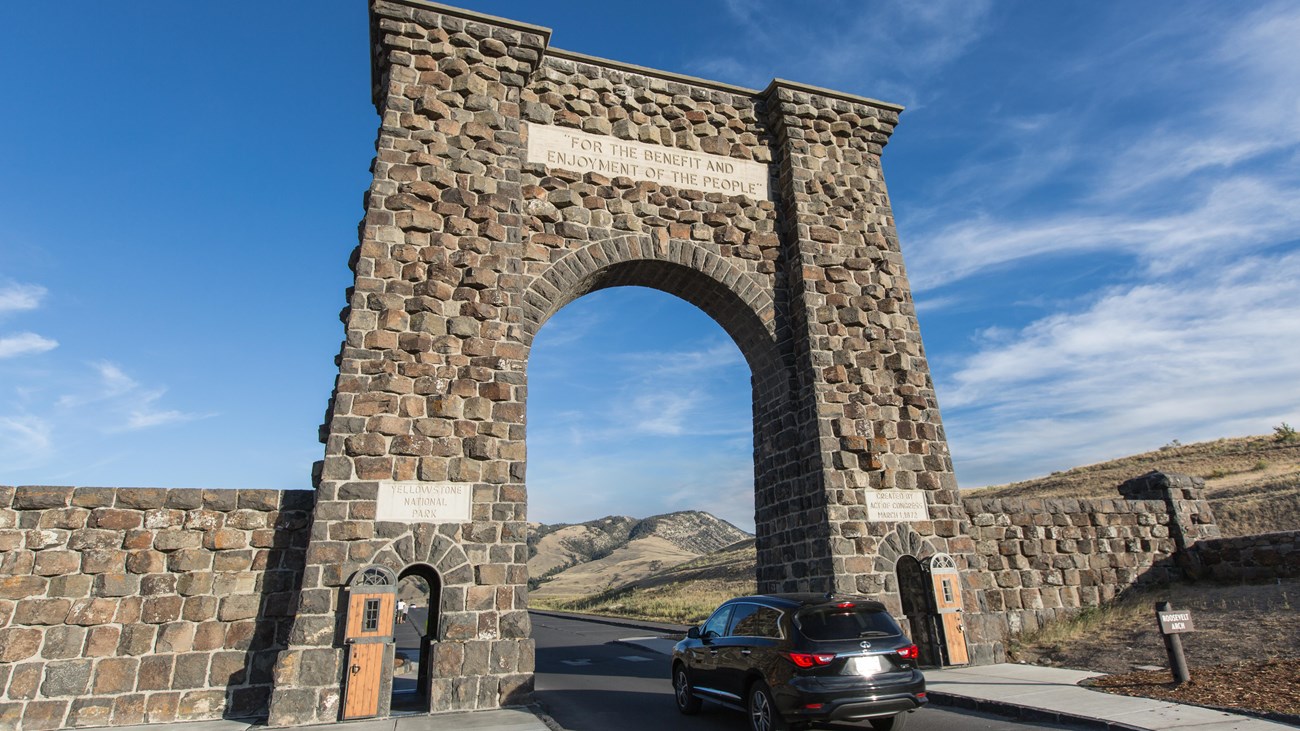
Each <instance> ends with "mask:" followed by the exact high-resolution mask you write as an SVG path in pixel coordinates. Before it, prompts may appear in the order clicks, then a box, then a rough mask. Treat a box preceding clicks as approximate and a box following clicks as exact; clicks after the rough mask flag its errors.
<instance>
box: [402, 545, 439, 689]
mask: <svg viewBox="0 0 1300 731" xmlns="http://www.w3.org/2000/svg"><path fill="white" fill-rule="evenodd" d="M441 598H442V580H441V578H439V576H438V572H437V571H435V570H434V569H433V568H432V567H430V566H427V565H425V564H412V565H410V566H407V567H406V568H405V569H403V570H402V572H401V573H400V574H399V575H398V579H397V623H396V626H395V628H394V632H393V635H394V639H395V642H396V645H397V649H396V652H395V653H394V660H393V683H392V694H393V696H392V711H393V712H394V713H428V712H429V710H430V708H429V705H430V704H429V701H430V684H431V680H432V677H433V645H434V643H435V642H437V641H438V618H439V603H440V601H441Z"/></svg>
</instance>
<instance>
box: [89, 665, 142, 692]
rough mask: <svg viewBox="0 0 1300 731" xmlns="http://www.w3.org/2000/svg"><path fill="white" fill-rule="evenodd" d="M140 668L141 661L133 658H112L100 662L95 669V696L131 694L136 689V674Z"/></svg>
mask: <svg viewBox="0 0 1300 731" xmlns="http://www.w3.org/2000/svg"><path fill="white" fill-rule="evenodd" d="M139 667H140V661H139V660H137V659H136V658H133V657H110V658H105V659H103V660H100V661H99V664H98V665H97V666H96V668H95V684H94V691H95V694H96V695H114V694H117V693H129V692H130V691H131V690H133V689H134V688H135V679H136V672H137V670H138V669H139Z"/></svg>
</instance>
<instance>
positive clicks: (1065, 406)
mask: <svg viewBox="0 0 1300 731" xmlns="http://www.w3.org/2000/svg"><path fill="white" fill-rule="evenodd" d="M1297 302H1300V253H1292V254H1288V255H1284V256H1279V257H1266V256H1259V257H1252V258H1249V259H1246V260H1243V261H1241V262H1239V263H1238V264H1236V265H1233V266H1231V267H1228V268H1226V269H1223V270H1216V269H1208V270H1205V271H1204V272H1202V274H1201V276H1199V277H1198V278H1195V279H1192V278H1186V277H1182V278H1178V279H1176V280H1170V281H1164V282H1152V283H1145V284H1140V285H1137V286H1131V287H1117V288H1113V289H1110V290H1108V291H1106V292H1104V293H1102V294H1101V295H1100V296H1099V297H1098V298H1097V300H1096V301H1095V302H1094V303H1092V304H1091V306H1089V307H1087V308H1085V309H1083V310H1081V311H1079V312H1073V313H1057V314H1053V315H1050V316H1048V317H1044V318H1042V319H1040V320H1038V321H1035V322H1033V323H1031V324H1030V325H1028V326H1026V327H1024V328H1020V329H1018V330H1013V331H1007V330H998V331H996V332H992V333H988V334H986V335H985V336H984V338H983V340H982V342H981V344H980V347H979V350H978V352H977V353H975V354H974V355H973V356H971V357H970V358H969V359H967V360H966V361H965V363H964V365H963V366H962V367H961V368H959V369H958V370H957V371H956V372H955V373H954V374H953V375H952V376H951V377H950V378H948V379H947V383H945V384H943V387H942V389H941V390H942V394H943V401H944V404H943V405H944V406H945V408H946V409H947V410H948V414H947V415H948V425H949V428H948V433H949V437H950V439H952V441H953V444H954V446H953V450H954V453H960V454H962V455H965V458H964V459H962V460H961V464H960V465H959V473H958V477H959V478H961V480H962V484H963V485H964V486H973V485H977V484H987V483H988V482H1001V481H1006V480H1008V479H1018V478H1023V477H1029V476H1032V475H1034V474H1042V473H1045V472H1048V471H1051V470H1055V469H1061V468H1063V467H1069V466H1073V465H1074V464H1083V463H1088V462H1092V461H1097V460H1099V459H1104V458H1109V457H1112V456H1116V455H1119V454H1126V453H1131V452H1136V451H1142V450H1145V449H1150V448H1154V447H1156V446H1159V445H1160V444H1163V443H1166V442H1168V441H1169V440H1170V439H1173V438H1179V439H1182V440H1184V441H1187V440H1189V439H1201V438H1213V437H1220V436H1227V435H1231V434H1233V433H1237V432H1236V431H1234V430H1245V431H1249V432H1255V433H1258V432H1261V431H1267V427H1268V426H1270V425H1271V424H1275V423H1277V422H1278V421H1281V420H1283V419H1287V418H1291V419H1294V418H1295V416H1294V415H1295V414H1296V413H1300V389H1297V388H1292V387H1290V386H1291V384H1296V383H1300V317H1297V316H1296V303H1297ZM1229 425H1232V426H1229ZM1028 445H1032V447H1031V446H1028Z"/></svg>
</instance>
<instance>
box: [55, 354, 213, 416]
mask: <svg viewBox="0 0 1300 731" xmlns="http://www.w3.org/2000/svg"><path fill="white" fill-rule="evenodd" d="M90 367H91V368H92V369H93V370H94V371H95V372H96V373H97V374H98V375H99V380H98V381H97V382H92V383H90V384H88V385H87V386H86V387H83V388H81V389H80V390H77V391H75V392H72V393H65V394H64V395H62V396H60V397H59V399H58V402H57V403H58V406H59V407H60V409H62V410H65V411H66V410H70V409H81V408H84V407H87V406H91V405H94V406H95V407H96V409H97V411H98V412H99V413H101V414H103V415H104V416H106V417H108V418H106V419H104V420H103V422H102V424H103V426H102V428H103V430H104V431H106V432H109V433H113V432H127V431H138V430H141V429H149V428H151V427H156V426H162V425H164V424H174V423H178V422H184V421H193V420H195V419H201V418H206V417H207V416H211V414H197V413H186V412H184V411H179V410H177V409H166V408H159V407H158V403H159V402H160V401H161V400H162V398H163V396H164V395H165V394H166V393H167V389H166V388H161V387H145V386H142V385H141V384H140V383H139V382H137V381H136V380H135V379H134V378H132V377H131V376H129V375H127V373H126V372H125V371H124V370H122V368H121V366H119V365H117V364H116V363H111V362H109V361H98V362H95V363H91V364H90Z"/></svg>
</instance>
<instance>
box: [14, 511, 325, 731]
mask: <svg viewBox="0 0 1300 731" xmlns="http://www.w3.org/2000/svg"><path fill="white" fill-rule="evenodd" d="M313 498H314V494H313V493H312V492H311V491H286V492H280V491H275V490H179V489H177V490H165V489H144V488H93V487H81V488H72V487H18V488H14V487H0V551H2V552H3V557H0V728H7V729H23V730H24V731H36V730H38V729H54V728H64V727H76V726H107V725H119V726H120V725H130V724H139V723H160V722H168V721H182V720H197V719H212V718H221V717H223V716H226V717H251V716H258V715H264V714H265V713H266V706H267V702H268V698H269V695H270V690H271V669H272V665H273V662H274V659H275V655H276V653H277V651H278V650H279V649H280V648H282V647H284V645H285V644H286V643H287V641H288V632H289V626H290V625H289V619H290V617H291V615H292V612H293V608H294V597H295V594H296V592H297V589H298V584H299V580H300V576H301V569H302V565H303V551H304V547H305V545H306V539H307V531H306V526H307V525H308V524H309V522H310V520H311V508H312V502H313Z"/></svg>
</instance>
